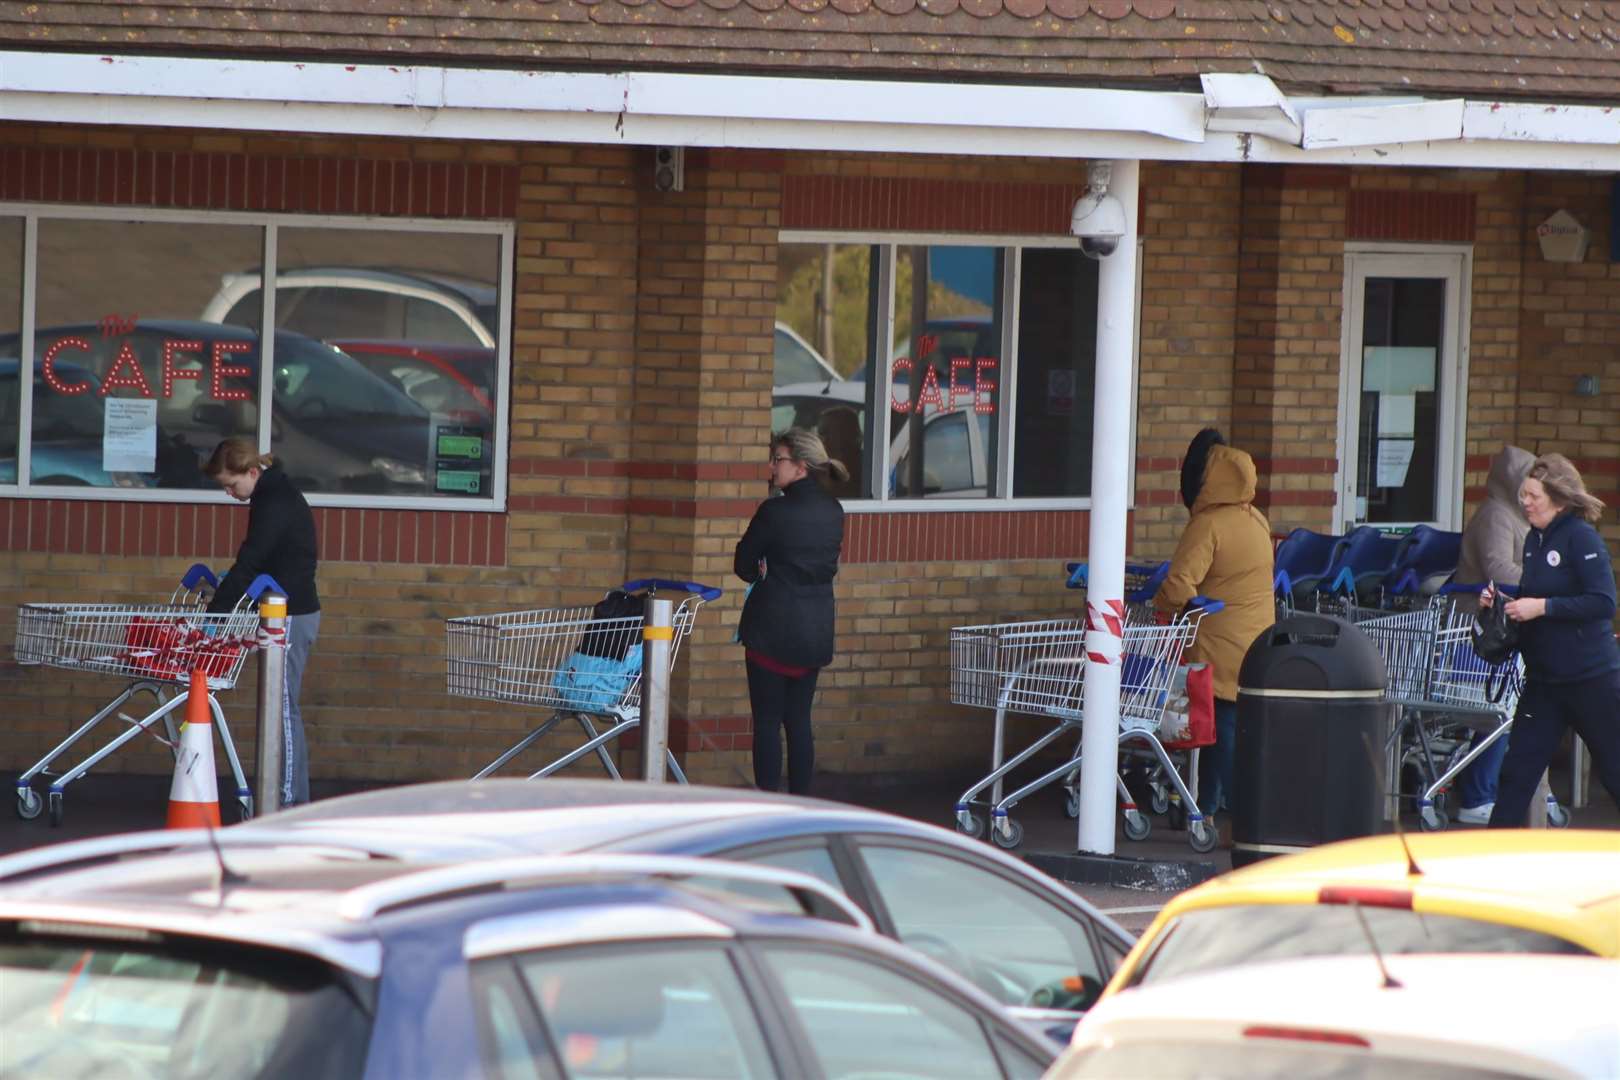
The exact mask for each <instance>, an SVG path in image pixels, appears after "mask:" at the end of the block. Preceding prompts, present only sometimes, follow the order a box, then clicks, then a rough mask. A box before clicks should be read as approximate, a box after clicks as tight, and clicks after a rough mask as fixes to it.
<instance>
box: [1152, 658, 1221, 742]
mask: <svg viewBox="0 0 1620 1080" xmlns="http://www.w3.org/2000/svg"><path fill="white" fill-rule="evenodd" d="M1182 668H1183V669H1184V670H1185V671H1186V674H1187V689H1186V695H1187V713H1186V717H1187V720H1186V734H1185V736H1184V737H1182V738H1176V736H1177V735H1178V734H1180V733H1179V732H1174V731H1171V732H1166V734H1167V735H1169V736H1170V738H1168V739H1165V740H1164V747H1165V749H1166V750H1192V749H1195V748H1197V747H1200V746H1209V745H1211V744H1213V743H1214V742H1215V669H1214V668H1212V667H1210V666H1209V665H1208V664H1183V665H1182ZM1176 681H1177V682H1180V681H1181V680H1180V679H1177V680H1176ZM1177 719H1178V722H1179V717H1178V718H1177Z"/></svg>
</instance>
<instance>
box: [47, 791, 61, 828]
mask: <svg viewBox="0 0 1620 1080" xmlns="http://www.w3.org/2000/svg"><path fill="white" fill-rule="evenodd" d="M45 798H46V801H47V802H48V803H49V805H50V809H49V811H48V812H49V815H50V821H51V828H53V829H54V828H57V827H58V826H60V825H61V824H62V793H61V792H60V791H51V792H47V793H46V795H45Z"/></svg>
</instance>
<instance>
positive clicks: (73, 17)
mask: <svg viewBox="0 0 1620 1080" xmlns="http://www.w3.org/2000/svg"><path fill="white" fill-rule="evenodd" d="M0 41H4V42H6V43H8V45H9V47H12V48H18V47H22V48H40V49H54V48H61V49H105V50H114V49H116V50H118V51H119V52H145V53H187V54H199V53H212V54H218V53H230V54H236V55H255V54H257V55H276V56H282V57H289V56H298V57H302V58H311V59H319V58H324V59H333V58H350V59H356V58H358V59H364V58H378V57H386V58H390V59H401V58H409V59H410V60H412V61H415V62H424V63H425V62H432V63H445V62H448V63H485V64H494V65H500V66H525V67H533V66H544V67H556V68H562V67H566V68H602V67H611V68H615V69H619V68H625V67H646V68H658V69H675V68H679V69H684V70H692V69H697V70H726V71H731V72H776V73H781V72H818V73H847V74H851V75H861V76H868V77H885V76H915V75H920V74H926V75H941V76H946V77H955V78H982V79H987V80H988V79H997V80H1003V81H1006V80H1016V81H1027V82H1062V83H1068V84H1087V85H1113V86H1146V85H1159V86H1164V85H1176V86H1181V87H1191V86H1196V77H1197V75H1199V74H1201V73H1205V72H1216V71H1243V72H1249V71H1261V72H1264V73H1265V74H1268V75H1270V76H1272V77H1273V78H1275V79H1276V80H1277V81H1278V82H1279V84H1280V85H1282V86H1284V87H1285V88H1286V89H1289V90H1291V91H1294V92H1300V93H1312V92H1323V91H1327V92H1337V93H1375V92H1383V93H1389V92H1395V93H1427V94H1447V95H1461V94H1470V95H1473V96H1511V97H1527V98H1538V99H1560V100H1599V101H1602V100H1607V101H1615V102H1620V3H1614V2H1601V3H1600V2H1598V0H1286V2H1285V0H1271V2H1268V0H254V2H252V3H247V2H242V0H238V2H235V3H232V2H228V0H189V2H181V0H0Z"/></svg>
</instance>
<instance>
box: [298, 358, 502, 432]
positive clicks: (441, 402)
mask: <svg viewBox="0 0 1620 1080" xmlns="http://www.w3.org/2000/svg"><path fill="white" fill-rule="evenodd" d="M327 344H328V345H332V346H334V347H336V348H339V349H342V350H343V351H344V352H346V353H348V354H349V355H350V356H352V357H354V358H355V359H356V360H358V361H360V363H362V364H364V365H365V366H366V369H367V370H369V371H371V372H372V373H374V374H377V375H381V376H383V377H384V378H386V379H390V380H392V381H393V382H394V383H396V384H398V386H399V388H400V389H401V390H403V391H405V395H406V396H407V397H409V398H410V399H411V400H412V401H414V402H416V403H417V404H418V405H420V406H422V407H423V408H424V409H426V410H427V411H428V412H430V413H434V414H435V415H445V416H450V417H453V418H455V419H458V420H462V421H464V422H467V423H477V424H490V423H493V422H494V417H495V406H494V401H495V388H496V384H497V381H498V380H497V373H496V370H495V363H496V357H495V350H494V349H492V348H485V347H484V346H482V345H439V344H433V343H421V342H414V341H367V340H356V339H353V338H333V339H332V340H330V341H328V342H327Z"/></svg>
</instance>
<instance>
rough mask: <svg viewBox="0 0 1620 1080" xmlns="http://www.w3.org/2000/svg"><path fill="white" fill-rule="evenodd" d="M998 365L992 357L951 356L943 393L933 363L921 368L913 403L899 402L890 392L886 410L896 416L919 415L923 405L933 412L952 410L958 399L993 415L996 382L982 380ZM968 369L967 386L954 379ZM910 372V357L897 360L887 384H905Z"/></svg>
mask: <svg viewBox="0 0 1620 1080" xmlns="http://www.w3.org/2000/svg"><path fill="white" fill-rule="evenodd" d="M998 364H999V361H998V360H997V359H996V358H995V357H993V356H980V357H978V358H976V359H973V360H969V359H968V358H967V357H965V356H958V357H955V358H954V359H952V360H951V371H950V375H949V376H948V377H949V379H950V385H949V387H948V388H947V390H946V392H945V393H943V394H942V393H941V392H940V387H939V370H938V369H937V368H936V367H934V365H933V364H929V365H928V367H926V368H924V369H923V378H922V386H920V387H919V388H918V389H917V400H916V401H901V400H900V399H899V397H897V396H894V395H893V394H892V393H891V395H890V397H889V407H890V408H892V409H893V410H894V411H895V412H897V413H913V412H916V413H920V412H922V411H923V406H925V405H932V406H933V407H934V408H935V409H956V408H958V404H957V403H958V399H960V400H961V401H962V402H963V403H964V404H966V403H969V402H971V403H972V405H973V411H974V412H976V413H987V414H994V413H995V411H996V403H995V401H994V397H995V393H996V381H995V380H994V379H991V378H986V377H985V373H986V372H991V373H993V372H994V371H995V370H996V367H997V366H998ZM969 368H971V369H972V370H973V384H972V386H971V387H970V386H968V385H967V383H966V382H965V381H958V379H957V376H958V375H960V374H964V373H965V372H967V370H968V369H969ZM911 370H912V365H911V358H910V357H906V356H902V357H900V358H899V359H898V360H896V361H895V362H894V366H893V367H892V368H891V369H890V371H889V382H890V385H892V386H896V387H898V386H903V385H905V384H907V383H909V382H910V381H911V380H910V378H909V376H910V374H911Z"/></svg>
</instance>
